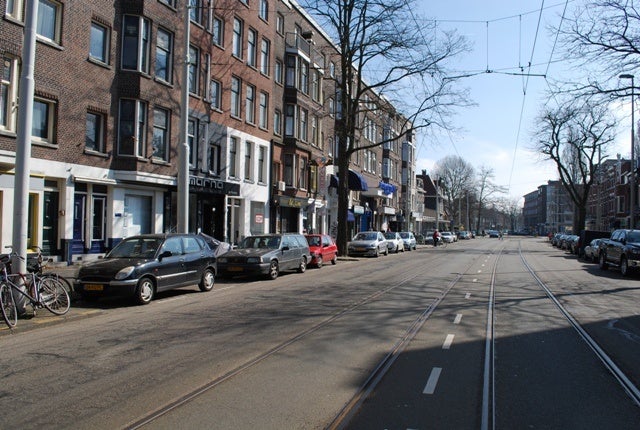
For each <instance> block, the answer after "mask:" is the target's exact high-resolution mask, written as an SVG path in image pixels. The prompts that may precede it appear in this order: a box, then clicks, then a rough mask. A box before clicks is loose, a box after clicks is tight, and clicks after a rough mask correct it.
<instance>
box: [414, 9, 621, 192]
mask: <svg viewBox="0 0 640 430" xmlns="http://www.w3.org/2000/svg"><path fill="white" fill-rule="evenodd" d="M543 3H544V9H543V10H542V13H540V8H541V5H542V4H543ZM581 3H582V1H580V0H573V1H569V2H568V8H567V14H569V16H571V14H572V10H573V8H574V7H575V6H576V5H577V4H581ZM419 4H420V5H421V7H422V10H421V11H420V12H419V14H420V15H422V16H427V17H430V18H432V19H435V20H436V21H437V22H438V27H439V28H441V29H454V28H455V29H457V31H458V33H459V34H461V35H464V36H466V37H467V38H468V40H469V41H470V42H471V44H472V47H473V50H472V52H470V53H468V54H466V55H465V56H464V57H461V58H460V59H459V60H457V61H456V62H455V63H453V64H451V67H453V68H454V69H456V70H457V71H459V72H460V73H459V74H465V73H468V72H482V71H485V70H487V69H489V70H491V71H493V72H492V73H480V74H478V75H476V76H473V77H468V78H464V79H462V80H460V81H459V83H460V84H461V85H464V86H465V87H467V88H469V89H470V96H471V98H472V101H473V102H474V103H476V106H473V107H469V108H461V109H459V110H458V111H457V114H456V116H455V117H454V118H453V123H454V124H455V130H454V131H453V132H452V133H445V134H441V135H439V136H438V137H437V140H436V141H434V140H433V139H432V138H429V139H427V136H424V134H423V135H419V136H418V162H417V168H418V170H419V171H420V170H421V169H427V170H428V171H430V170H431V168H432V167H433V165H434V164H435V163H436V162H437V161H438V160H440V159H442V158H443V157H445V156H447V155H456V154H457V155H460V156H461V157H463V158H464V159H465V160H467V161H469V162H470V163H471V164H472V165H473V166H474V167H476V168H479V167H480V166H481V165H484V166H490V167H492V168H493V169H494V171H495V175H496V178H495V182H496V183H497V184H499V185H504V186H508V187H509V196H511V197H513V198H515V199H520V198H521V197H522V196H523V195H524V194H526V193H529V192H531V191H535V190H536V189H537V187H538V186H539V185H542V184H545V183H546V182H547V180H549V179H557V173H556V170H555V165H554V164H552V163H550V162H542V161H541V158H540V156H539V155H538V154H536V153H535V152H532V151H531V148H532V142H533V141H534V135H533V130H534V125H535V124H534V120H535V117H536V116H537V115H538V113H539V111H540V109H541V107H542V106H543V103H544V100H545V94H544V92H545V90H546V89H547V88H548V84H547V81H546V79H545V78H544V77H539V76H530V77H526V76H514V75H510V73H521V72H525V73H530V74H535V75H546V76H547V78H549V79H554V78H556V79H559V78H561V77H562V76H563V74H566V73H569V72H568V71H567V69H566V65H565V64H564V63H563V62H562V61H561V60H562V58H561V52H560V51H559V49H557V48H556V50H555V51H553V57H551V53H552V50H553V45H554V40H555V34H554V33H552V32H551V30H550V27H552V26H553V27H557V25H558V24H559V23H560V20H561V15H562V13H563V10H564V6H565V1H562V0H551V1H549V0H546V1H543V0H526V1H525V0H486V1H481V0H461V1H451V0H447V1H445V0H429V1H420V2H419ZM539 19H540V24H538V22H539ZM536 33H537V37H536ZM550 59H551V62H550ZM529 64H531V66H529ZM627 109H628V108H627ZM625 121H628V120H623V124H622V125H625V126H626V123H624V122H625ZM626 136H627V134H626V133H624V131H623V130H621V135H620V137H619V139H621V143H620V145H622V146H621V149H619V150H618V152H621V153H622V155H623V156H625V155H626V156H628V152H629V151H628V150H626V152H625V150H624V147H625V145H626V146H629V143H628V140H629V139H628V138H626V140H625V137H626ZM625 142H626V143H625ZM611 152H612V153H613V154H615V153H616V150H615V149H614V150H612V151H611Z"/></svg>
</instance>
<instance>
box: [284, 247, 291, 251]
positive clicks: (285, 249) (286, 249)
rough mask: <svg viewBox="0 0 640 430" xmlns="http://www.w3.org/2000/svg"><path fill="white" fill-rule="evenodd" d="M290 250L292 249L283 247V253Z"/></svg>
mask: <svg viewBox="0 0 640 430" xmlns="http://www.w3.org/2000/svg"><path fill="white" fill-rule="evenodd" d="M289 249H290V248H289V247H288V246H283V247H282V250H283V251H288V250H289Z"/></svg>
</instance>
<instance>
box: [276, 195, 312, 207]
mask: <svg viewBox="0 0 640 430" xmlns="http://www.w3.org/2000/svg"><path fill="white" fill-rule="evenodd" d="M278 203H279V204H280V206H284V207H288V208H298V209H299V208H302V207H303V206H304V207H306V206H307V205H308V204H309V202H308V200H307V199H300V198H297V197H287V196H279V197H278Z"/></svg>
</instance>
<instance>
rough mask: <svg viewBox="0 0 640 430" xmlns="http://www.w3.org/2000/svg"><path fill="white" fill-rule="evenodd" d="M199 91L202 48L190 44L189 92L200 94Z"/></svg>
mask: <svg viewBox="0 0 640 430" xmlns="http://www.w3.org/2000/svg"><path fill="white" fill-rule="evenodd" d="M194 59H195V61H194ZM199 91H200V49H198V47H197V46H194V45H189V93H190V94H195V95H198V94H199Z"/></svg>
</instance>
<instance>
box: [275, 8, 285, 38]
mask: <svg viewBox="0 0 640 430" xmlns="http://www.w3.org/2000/svg"><path fill="white" fill-rule="evenodd" d="M276 31H277V32H278V34H280V35H284V15H282V14H281V13H280V12H278V14H277V15H276Z"/></svg>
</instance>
